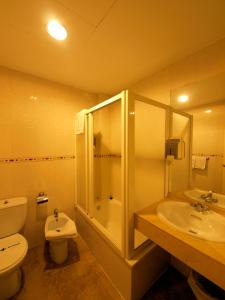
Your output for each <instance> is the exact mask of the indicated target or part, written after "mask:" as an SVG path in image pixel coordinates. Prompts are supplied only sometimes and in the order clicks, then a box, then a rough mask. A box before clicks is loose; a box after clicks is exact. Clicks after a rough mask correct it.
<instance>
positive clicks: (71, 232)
mask: <svg viewBox="0 0 225 300" xmlns="http://www.w3.org/2000/svg"><path fill="white" fill-rule="evenodd" d="M76 236H77V229H76V225H75V223H74V221H73V220H71V219H70V218H69V217H68V216H67V215H66V214H65V213H62V212H61V213H59V212H58V210H57V209H55V210H54V215H51V216H48V218H47V220H46V223H45V238H46V240H48V241H49V250H50V256H51V259H52V260H53V261H54V262H55V263H57V264H61V263H63V262H64V261H65V260H66V259H67V257H68V239H69V238H75V237H76Z"/></svg>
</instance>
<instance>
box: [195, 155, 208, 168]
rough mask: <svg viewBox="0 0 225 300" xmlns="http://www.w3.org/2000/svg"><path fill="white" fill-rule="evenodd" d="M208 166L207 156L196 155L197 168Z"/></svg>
mask: <svg viewBox="0 0 225 300" xmlns="http://www.w3.org/2000/svg"><path fill="white" fill-rule="evenodd" d="M205 167H206V156H196V157H195V169H200V170H205Z"/></svg>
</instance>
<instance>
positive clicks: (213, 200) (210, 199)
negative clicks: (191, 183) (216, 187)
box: [201, 191, 218, 203]
mask: <svg viewBox="0 0 225 300" xmlns="http://www.w3.org/2000/svg"><path fill="white" fill-rule="evenodd" d="M201 199H203V200H205V201H206V202H207V203H216V202H218V200H217V199H216V198H213V192H212V191H209V192H208V193H207V194H203V195H201Z"/></svg>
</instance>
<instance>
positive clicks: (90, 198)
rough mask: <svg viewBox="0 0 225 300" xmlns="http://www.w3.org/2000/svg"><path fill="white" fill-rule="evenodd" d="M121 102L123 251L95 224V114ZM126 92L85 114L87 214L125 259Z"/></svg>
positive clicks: (95, 224) (96, 224)
mask: <svg viewBox="0 0 225 300" xmlns="http://www.w3.org/2000/svg"><path fill="white" fill-rule="evenodd" d="M117 101H120V102H121V103H120V107H121V110H120V114H121V219H122V222H121V231H122V233H121V249H119V248H118V246H117V245H116V244H115V243H114V242H113V241H112V240H111V239H110V237H109V236H107V234H106V233H104V232H102V228H101V226H100V224H98V222H97V221H96V222H94V163H93V154H94V153H93V146H92V145H93V113H94V112H95V111H97V110H100V109H102V108H104V107H106V106H108V105H110V104H112V103H115V102H117ZM126 101H127V98H126V91H122V92H121V93H119V94H117V95H115V96H113V97H112V98H109V99H107V100H105V101H103V102H101V103H99V104H97V105H96V106H94V107H92V108H90V109H88V110H87V111H86V112H85V114H86V116H87V117H86V118H87V127H86V131H85V141H86V143H85V144H86V145H85V160H86V162H87V164H86V168H85V177H86V178H87V181H86V196H87V202H86V203H87V207H86V213H87V215H89V217H90V218H91V220H92V223H94V226H95V228H96V227H97V228H96V229H97V231H98V232H99V233H100V234H101V235H102V236H103V238H106V240H107V241H109V242H110V245H111V246H112V247H113V248H114V250H116V252H117V253H118V254H119V255H120V256H122V257H124V256H125V238H124V236H125V202H126V201H125V198H126V189H125V184H124V181H125V170H126V154H125V151H126V138H125V137H126V109H125V108H126Z"/></svg>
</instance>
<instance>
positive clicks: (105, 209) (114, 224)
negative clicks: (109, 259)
mask: <svg viewBox="0 0 225 300" xmlns="http://www.w3.org/2000/svg"><path fill="white" fill-rule="evenodd" d="M94 219H95V220H96V221H97V222H98V223H99V224H100V225H101V226H102V227H103V228H102V229H103V231H105V230H106V231H107V235H108V236H110V238H111V240H112V241H113V242H114V243H115V244H116V245H117V247H118V248H119V249H120V248H121V239H122V206H121V202H120V201H118V200H116V199H105V200H100V201H97V202H96V204H95V211H94Z"/></svg>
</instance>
